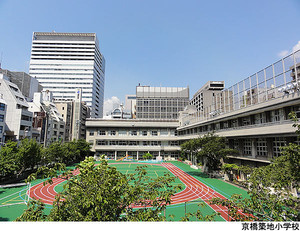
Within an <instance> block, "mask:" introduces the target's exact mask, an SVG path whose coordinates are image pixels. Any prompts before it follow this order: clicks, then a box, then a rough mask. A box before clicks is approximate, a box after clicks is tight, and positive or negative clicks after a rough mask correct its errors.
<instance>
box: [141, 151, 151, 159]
mask: <svg viewBox="0 0 300 231" xmlns="http://www.w3.org/2000/svg"><path fill="white" fill-rule="evenodd" d="M152 158H153V156H152V155H151V154H150V153H149V152H147V153H145V154H144V155H143V159H144V160H151V159H152Z"/></svg>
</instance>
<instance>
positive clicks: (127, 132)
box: [86, 119, 180, 160]
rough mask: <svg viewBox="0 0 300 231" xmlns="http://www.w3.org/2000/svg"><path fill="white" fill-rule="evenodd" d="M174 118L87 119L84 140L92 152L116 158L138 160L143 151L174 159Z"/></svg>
mask: <svg viewBox="0 0 300 231" xmlns="http://www.w3.org/2000/svg"><path fill="white" fill-rule="evenodd" d="M178 125H179V123H178V121H177V120H151V119H147V120H142V119H140V120H135V119H111V120H108V119H87V121H86V127H87V134H86V140H87V141H88V142H89V143H91V145H92V149H91V150H92V151H93V152H95V153H96V155H103V154H104V155H105V156H107V157H108V158H110V159H114V160H118V159H120V158H122V157H125V156H131V157H132V158H133V159H136V160H139V159H142V156H143V155H144V154H145V153H148V152H149V153H150V154H152V155H153V157H154V158H156V157H158V156H160V157H161V158H162V159H169V160H171V159H177V158H178V157H179V150H180V147H179V146H178V140H177V133H176V128H177V127H178Z"/></svg>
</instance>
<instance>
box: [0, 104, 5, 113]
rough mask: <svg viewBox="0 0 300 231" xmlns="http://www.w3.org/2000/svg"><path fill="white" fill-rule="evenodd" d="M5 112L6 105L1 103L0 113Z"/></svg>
mask: <svg viewBox="0 0 300 231" xmlns="http://www.w3.org/2000/svg"><path fill="white" fill-rule="evenodd" d="M4 110H5V104H4V103H0V111H4Z"/></svg>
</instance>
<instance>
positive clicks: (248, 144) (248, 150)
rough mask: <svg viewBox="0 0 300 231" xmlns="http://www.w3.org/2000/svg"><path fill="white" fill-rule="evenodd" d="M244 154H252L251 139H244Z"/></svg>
mask: <svg viewBox="0 0 300 231" xmlns="http://www.w3.org/2000/svg"><path fill="white" fill-rule="evenodd" d="M243 151H244V155H251V154H252V142H251V140H250V139H245V140H244V148H243Z"/></svg>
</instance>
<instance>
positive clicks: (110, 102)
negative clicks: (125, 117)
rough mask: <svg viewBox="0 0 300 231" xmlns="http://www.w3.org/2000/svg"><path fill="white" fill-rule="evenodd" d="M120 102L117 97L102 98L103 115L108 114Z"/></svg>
mask: <svg viewBox="0 0 300 231" xmlns="http://www.w3.org/2000/svg"><path fill="white" fill-rule="evenodd" d="M120 104H121V101H120V99H119V98H118V97H116V96H113V97H111V98H110V99H106V100H104V105H103V117H105V116H107V115H109V114H110V113H111V112H112V110H114V109H115V108H118V107H119V106H120Z"/></svg>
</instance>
